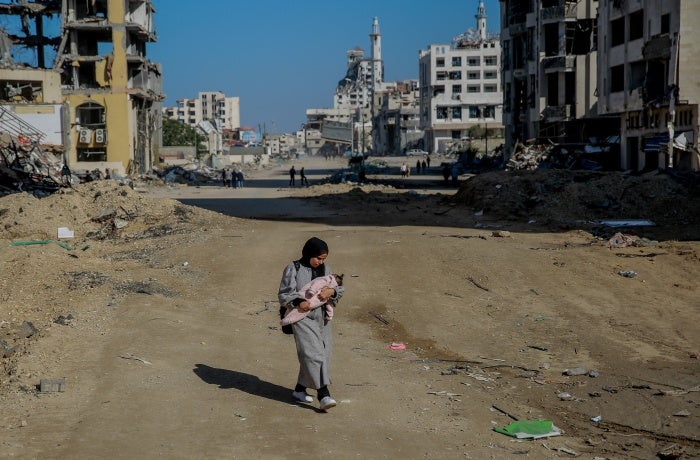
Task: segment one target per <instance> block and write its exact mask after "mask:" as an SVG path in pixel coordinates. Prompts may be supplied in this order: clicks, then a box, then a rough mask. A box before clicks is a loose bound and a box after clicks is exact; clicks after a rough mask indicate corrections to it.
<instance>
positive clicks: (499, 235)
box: [491, 230, 510, 238]
mask: <svg viewBox="0 0 700 460" xmlns="http://www.w3.org/2000/svg"><path fill="white" fill-rule="evenodd" d="M491 236H494V237H496V238H510V232H509V231H508V230H495V231H493V232H491Z"/></svg>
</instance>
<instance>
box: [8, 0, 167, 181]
mask: <svg viewBox="0 0 700 460" xmlns="http://www.w3.org/2000/svg"><path fill="white" fill-rule="evenodd" d="M154 13H155V9H154V7H153V5H152V3H151V2H150V1H149V0H62V1H56V0H37V1H34V2H30V1H23V2H20V3H19V4H17V3H6V2H5V3H0V14H3V15H6V16H8V17H12V18H14V19H16V21H17V22H19V23H20V24H21V33H18V34H15V35H12V34H10V33H8V32H7V31H2V32H3V33H1V34H0V36H2V37H4V38H5V40H0V42H3V43H5V46H2V47H1V49H0V51H1V52H2V53H1V55H0V88H3V90H4V91H3V92H2V104H3V106H4V107H6V108H7V109H8V110H10V111H13V112H16V113H17V114H18V115H19V116H21V115H22V114H23V113H27V112H28V113H34V112H36V113H45V112H47V111H49V110H50V109H49V108H47V105H52V106H55V105H59V106H60V111H59V112H60V116H59V118H60V123H59V125H60V127H59V129H60V132H61V136H60V140H59V142H60V144H61V145H62V148H63V161H65V162H66V163H67V164H68V165H70V167H71V169H74V170H93V169H96V168H98V169H105V168H108V169H110V170H112V171H114V172H117V173H121V174H125V173H126V174H131V173H143V172H146V171H149V170H150V168H151V166H152V164H153V159H154V157H155V154H156V152H157V150H158V148H159V146H160V145H161V143H162V142H161V130H160V126H161V116H162V115H161V101H162V99H163V94H162V80H161V75H162V72H161V68H160V65H158V64H156V63H153V62H151V61H149V60H148V58H147V57H146V46H147V44H148V43H153V42H155V41H156V35H155V31H154V28H153V15H154ZM59 18H60V30H57V31H56V30H53V29H56V28H57V24H56V22H57V19H59ZM46 25H53V27H50V26H46ZM52 33H54V35H53V36H52V35H50V34H52ZM8 43H9V45H10V46H7V44H8ZM17 47H20V48H23V49H24V50H25V52H26V50H27V49H30V50H33V51H35V55H36V62H35V63H32V64H20V63H16V62H14V60H13V57H12V55H13V51H15V49H14V48H17ZM48 57H53V60H52V62H51V63H49V62H48ZM29 124H30V125H31V122H30V123H29ZM54 125H55V122H54ZM49 131H50V130H49ZM47 134H49V133H47Z"/></svg>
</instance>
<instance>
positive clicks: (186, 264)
mask: <svg viewBox="0 0 700 460" xmlns="http://www.w3.org/2000/svg"><path fill="white" fill-rule="evenodd" d="M189 264H190V263H189V262H187V261H185V262H183V263H182V266H183V267H186V266H188V265H189Z"/></svg>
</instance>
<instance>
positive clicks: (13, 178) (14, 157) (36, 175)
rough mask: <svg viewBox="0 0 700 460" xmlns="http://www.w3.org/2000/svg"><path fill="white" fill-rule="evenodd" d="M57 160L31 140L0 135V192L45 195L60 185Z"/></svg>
mask: <svg viewBox="0 0 700 460" xmlns="http://www.w3.org/2000/svg"><path fill="white" fill-rule="evenodd" d="M61 166H62V165H61V160H60V159H59V158H58V157H57V156H55V155H53V154H52V153H49V152H45V151H44V150H43V149H42V147H41V146H40V145H39V144H38V142H36V141H35V140H33V139H29V138H24V137H22V136H19V137H15V136H12V135H10V134H8V133H3V134H2V135H0V195H7V194H9V193H16V192H23V191H26V192H30V193H32V194H34V195H36V196H38V197H41V196H46V195H48V194H50V193H53V192H55V191H57V190H58V189H59V188H61V173H60V171H61Z"/></svg>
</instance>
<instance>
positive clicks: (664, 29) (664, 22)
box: [661, 13, 671, 34]
mask: <svg viewBox="0 0 700 460" xmlns="http://www.w3.org/2000/svg"><path fill="white" fill-rule="evenodd" d="M670 31H671V15H670V14H668V13H666V14H662V15H661V33H662V34H667V33H669V32H670Z"/></svg>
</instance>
